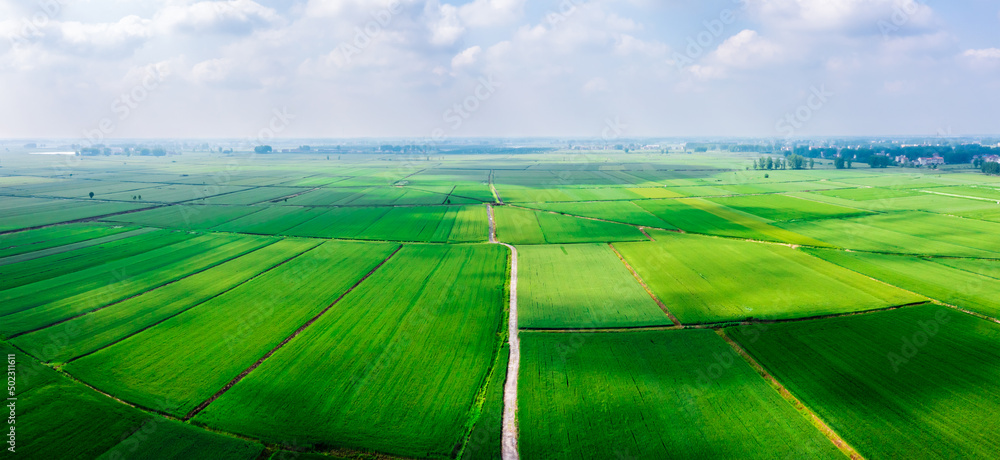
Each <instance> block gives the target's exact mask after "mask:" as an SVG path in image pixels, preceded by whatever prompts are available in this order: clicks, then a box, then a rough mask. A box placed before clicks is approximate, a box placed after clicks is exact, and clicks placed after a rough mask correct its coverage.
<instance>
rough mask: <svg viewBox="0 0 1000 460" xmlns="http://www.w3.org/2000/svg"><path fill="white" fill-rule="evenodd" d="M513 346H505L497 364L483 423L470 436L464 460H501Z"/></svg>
mask: <svg viewBox="0 0 1000 460" xmlns="http://www.w3.org/2000/svg"><path fill="white" fill-rule="evenodd" d="M509 357H510V345H507V344H504V346H503V347H502V348H500V353H498V354H497V361H496V363H494V364H493V374H492V375H491V376H490V381H489V384H488V385H489V386H487V387H486V395H485V397H484V398H483V407H482V408H481V410H480V414H479V419H478V420H476V425H475V426H474V427H472V431H471V432H470V433H469V441H468V443H466V445H465V447H464V448H463V449H462V457H461V458H462V460H501V459H500V453H501V452H502V449H503V448H502V446H501V442H502V437H503V406H504V404H503V392H504V381H505V380H506V379H507V361H508V358H509Z"/></svg>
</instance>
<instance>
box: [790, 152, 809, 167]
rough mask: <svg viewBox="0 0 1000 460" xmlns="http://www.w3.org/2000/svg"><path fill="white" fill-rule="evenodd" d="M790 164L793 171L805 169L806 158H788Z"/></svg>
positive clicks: (792, 156) (800, 156)
mask: <svg viewBox="0 0 1000 460" xmlns="http://www.w3.org/2000/svg"><path fill="white" fill-rule="evenodd" d="M788 162H789V163H790V164H791V165H792V169H803V168H804V167H805V164H806V157H804V156H802V155H791V156H789V157H788Z"/></svg>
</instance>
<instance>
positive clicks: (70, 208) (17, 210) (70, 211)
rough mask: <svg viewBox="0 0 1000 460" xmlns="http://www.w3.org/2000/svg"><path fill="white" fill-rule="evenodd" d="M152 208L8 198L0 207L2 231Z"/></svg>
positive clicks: (104, 203) (131, 205)
mask: <svg viewBox="0 0 1000 460" xmlns="http://www.w3.org/2000/svg"><path fill="white" fill-rule="evenodd" d="M145 206H148V205H143V204H138V203H116V202H106V201H93V200H61V199H51V200H50V199H42V198H17V197H4V199H3V204H0V231H9V230H18V229H22V228H31V227H38V226H43V225H50V224H56V223H60V222H70V221H74V220H79V219H86V218H90V217H96V216H103V215H107V214H114V213H119V212H124V211H131V210H133V209H140V208H143V207H145Z"/></svg>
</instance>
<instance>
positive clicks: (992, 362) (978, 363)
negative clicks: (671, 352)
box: [726, 305, 1000, 458]
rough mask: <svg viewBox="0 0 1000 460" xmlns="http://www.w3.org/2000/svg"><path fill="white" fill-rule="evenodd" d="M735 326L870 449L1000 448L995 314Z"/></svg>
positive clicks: (895, 454) (962, 453)
mask: <svg viewBox="0 0 1000 460" xmlns="http://www.w3.org/2000/svg"><path fill="white" fill-rule="evenodd" d="M726 334H727V335H729V336H731V337H732V338H734V339H736V340H737V341H738V342H739V343H740V345H741V346H743V348H744V349H746V350H747V351H748V352H749V353H750V354H751V355H752V356H753V357H754V359H756V360H757V361H758V362H759V363H760V364H761V365H763V366H764V367H765V368H766V369H767V370H768V371H769V372H770V373H771V374H772V375H774V377H775V378H777V379H778V381H780V382H781V383H782V384H783V385H784V386H785V387H786V388H788V390H789V391H791V392H792V394H794V395H795V396H797V397H798V398H799V399H801V400H802V401H803V402H804V403H805V404H806V405H807V406H809V407H810V408H811V409H812V410H814V411H816V413H817V414H819V415H820V417H821V418H822V419H823V420H825V421H827V422H828V423H829V424H830V426H831V427H832V428H833V429H834V430H835V431H836V432H837V433H839V434H840V435H841V436H843V438H844V439H845V440H846V441H847V442H848V443H850V444H851V446H853V447H854V448H856V449H857V450H858V451H859V452H860V453H861V454H862V455H864V456H865V457H867V458H902V457H911V456H913V455H914V452H919V453H920V456H922V457H927V458H958V457H963V458H991V457H993V456H994V455H995V454H996V452H997V451H998V450H1000V426H998V425H997V423H996V413H997V411H998V410H1000V403H998V401H1000V383H998V382H1000V348H998V347H997V344H998V343H1000V325H998V324H996V323H992V322H989V321H985V320H982V319H979V318H976V317H974V316H971V315H967V314H965V313H961V312H959V311H956V310H953V309H948V308H946V307H941V306H937V305H927V306H921V307H913V308H904V309H900V310H894V311H889V312H880V313H873V314H870V315H856V316H849V317H843V318H834V319H828V320H823V321H806V322H799V323H785V324H778V325H770V326H768V329H767V330H766V331H765V332H763V333H760V332H759V331H758V332H754V331H751V330H749V329H746V328H740V327H738V328H731V329H727V330H726Z"/></svg>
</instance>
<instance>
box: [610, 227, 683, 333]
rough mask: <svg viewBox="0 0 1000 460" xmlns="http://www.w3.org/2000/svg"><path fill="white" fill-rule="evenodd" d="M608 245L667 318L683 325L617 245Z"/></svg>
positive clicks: (675, 323)
mask: <svg viewBox="0 0 1000 460" xmlns="http://www.w3.org/2000/svg"><path fill="white" fill-rule="evenodd" d="M644 233H645V232H644ZM608 247H610V248H611V250H612V251H614V252H615V255H617V256H618V260H621V261H622V263H623V264H625V268H627V269H628V271H629V272H631V273H632V276H633V277H635V280H636V281H638V282H639V285H640V286H642V288H643V289H645V290H646V293H647V294H649V297H650V298H652V299H653V302H656V305H659V306H660V310H663V313H665V314H666V315H667V318H670V321H673V323H674V326H681V322H680V320H678V319H677V317H676V316H674V314H673V313H671V312H670V309H669V308H667V305H666V304H664V303H663V301H661V300H660V298H659V297H656V294H654V293H653V290H652V289H650V288H649V285H647V284H646V282H645V281H643V279H642V277H641V276H639V272H637V271H635V269H634V268H632V266H631V265H629V263H628V261H627V260H625V257H624V256H622V253H620V252H618V248H616V247H615V245H614V244H612V243H608Z"/></svg>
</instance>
